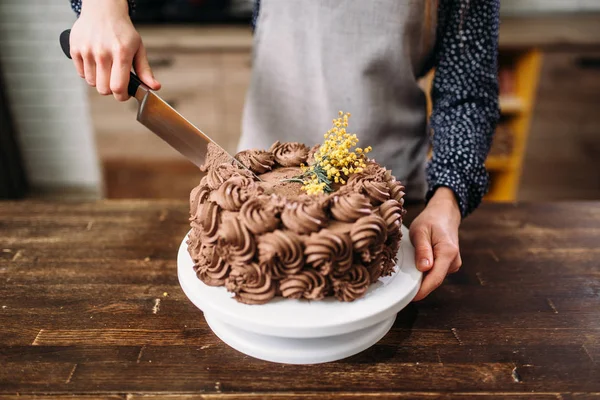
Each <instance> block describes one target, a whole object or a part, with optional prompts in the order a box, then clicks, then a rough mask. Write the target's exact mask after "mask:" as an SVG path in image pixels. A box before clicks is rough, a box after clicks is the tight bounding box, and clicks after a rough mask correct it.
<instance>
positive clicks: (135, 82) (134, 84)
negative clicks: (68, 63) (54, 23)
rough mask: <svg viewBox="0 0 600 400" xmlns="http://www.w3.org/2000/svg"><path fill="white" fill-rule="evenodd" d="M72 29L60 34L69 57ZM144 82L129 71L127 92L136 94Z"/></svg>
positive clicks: (64, 50) (61, 43)
mask: <svg viewBox="0 0 600 400" xmlns="http://www.w3.org/2000/svg"><path fill="white" fill-rule="evenodd" d="M70 37H71V30H70V29H67V30H66V31H64V32H63V33H61V34H60V47H61V48H62V51H63V53H65V56H67V58H71V44H70ZM141 84H142V81H141V80H140V78H138V77H137V75H136V74H134V73H133V72H130V73H129V84H128V85H127V93H128V94H129V95H130V96H132V97H133V96H135V92H137V90H138V88H139V87H140V85H141Z"/></svg>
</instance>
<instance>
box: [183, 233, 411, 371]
mask: <svg viewBox="0 0 600 400" xmlns="http://www.w3.org/2000/svg"><path fill="white" fill-rule="evenodd" d="M402 233H403V235H404V236H403V237H404V238H403V239H402V242H401V248H400V251H399V252H398V265H397V266H396V269H395V271H394V273H393V274H392V275H391V276H386V277H383V278H380V279H379V280H378V281H377V282H375V283H374V284H372V285H371V286H370V287H369V289H368V290H367V292H366V293H365V295H364V296H363V297H362V298H360V299H357V300H355V301H353V302H342V301H338V300H337V299H336V298H334V297H328V298H326V299H323V300H320V301H308V300H293V299H284V298H282V297H278V298H274V299H272V300H271V301H269V302H268V303H267V304H262V305H248V304H242V303H239V302H237V301H236V300H235V299H233V298H232V296H233V295H232V294H231V293H229V292H227V290H226V289H225V288H224V287H211V286H207V285H205V284H204V283H203V282H202V281H200V280H199V279H198V278H197V277H196V273H195V272H194V262H193V261H192V259H191V257H190V255H189V253H188V251H187V245H186V239H184V240H183V241H182V243H181V246H180V247H179V253H178V257H177V267H178V268H177V273H178V276H179V283H180V284H181V288H182V289H183V291H184V293H185V294H186V296H187V297H188V298H189V299H190V301H191V302H192V303H194V304H195V305H196V306H197V307H198V308H200V309H201V310H202V311H203V312H204V317H205V318H206V322H207V323H208V325H209V326H210V328H211V329H212V330H213V332H214V333H215V334H216V335H217V336H218V337H219V338H220V339H221V340H223V342H225V343H227V344H228V345H229V346H231V347H233V348H234V349H236V350H239V351H241V352H242V353H245V354H248V355H250V356H252V357H256V358H259V359H262V360H267V361H272V362H278V363H286V364H316V363H322V362H329V361H335V360H339V359H342V358H346V357H349V356H351V355H353V354H356V353H359V352H361V351H363V350H365V349H367V348H369V347H370V346H372V345H373V344H375V343H377V341H378V340H379V339H381V338H382V337H383V336H385V334H386V333H387V332H388V331H389V330H390V328H391V326H392V324H393V323H394V320H395V319H396V314H397V313H398V311H400V310H401V309H403V308H404V307H405V306H406V305H407V304H408V303H410V301H411V300H412V299H413V298H414V297H415V295H416V294H417V291H418V290H419V286H420V284H421V279H422V274H421V272H419V271H418V270H417V268H416V266H415V259H414V248H413V246H412V244H411V243H410V239H409V235H408V229H406V227H402Z"/></svg>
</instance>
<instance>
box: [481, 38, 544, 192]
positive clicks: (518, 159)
mask: <svg viewBox="0 0 600 400" xmlns="http://www.w3.org/2000/svg"><path fill="white" fill-rule="evenodd" d="M541 61H542V55H541V52H540V51H539V50H537V49H520V50H508V51H507V50H504V49H501V50H500V53H499V83H500V111H501V114H502V117H501V118H500V122H499V124H498V127H497V129H496V133H495V135H494V141H493V143H492V149H491V151H490V155H489V157H488V160H487V161H486V167H487V168H488V170H489V171H490V178H491V183H490V191H489V192H488V194H487V196H486V197H485V199H486V200H487V201H515V200H516V199H517V194H518V190H519V184H520V180H521V173H522V170H523V160H524V159H525V151H526V145H527V139H528V136H529V131H530V125H531V119H532V112H533V109H534V105H535V103H536V95H537V87H538V82H539V79H540V71H541Z"/></svg>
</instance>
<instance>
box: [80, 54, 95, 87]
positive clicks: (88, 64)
mask: <svg viewBox="0 0 600 400" xmlns="http://www.w3.org/2000/svg"><path fill="white" fill-rule="evenodd" d="M82 57H83V74H84V77H85V81H86V82H87V83H88V85H90V86H92V87H96V60H94V55H93V54H92V52H91V51H85V52H82Z"/></svg>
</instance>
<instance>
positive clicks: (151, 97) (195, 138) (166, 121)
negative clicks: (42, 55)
mask: <svg viewBox="0 0 600 400" xmlns="http://www.w3.org/2000/svg"><path fill="white" fill-rule="evenodd" d="M70 35H71V30H70V29H67V30H66V31H64V32H63V33H61V35H60V47H61V48H62V50H63V52H64V53H65V55H66V56H67V57H68V58H71V46H70V42H69V39H70ZM127 93H128V94H129V95H130V96H131V97H135V99H136V100H137V101H138V103H139V106H138V112H137V120H138V121H139V122H140V123H141V124H142V125H144V126H145V127H146V128H148V129H150V130H151V131H152V132H154V133H155V134H156V135H157V136H158V137H160V138H161V139H162V140H164V141H165V142H167V143H168V144H169V145H170V146H171V147H173V148H174V149H175V150H177V151H178V152H179V153H181V154H182V155H184V156H185V157H186V158H187V159H188V160H190V161H191V162H192V163H194V164H195V165H196V166H198V167H200V166H201V165H202V164H203V163H204V160H205V158H206V153H207V151H208V144H209V143H212V144H214V145H215V146H217V147H218V148H219V149H220V151H222V152H223V154H226V155H227V156H229V158H230V159H231V160H232V161H233V162H235V163H236V164H237V165H239V166H240V167H242V168H244V169H246V170H248V171H250V170H249V169H248V168H247V167H246V166H245V165H244V164H242V163H241V162H239V161H238V160H237V159H236V158H234V157H233V156H231V155H230V154H229V153H228V152H227V151H225V149H223V147H221V146H219V145H218V144H217V143H216V142H215V141H214V140H212V139H211V138H210V137H208V136H207V135H206V134H205V133H204V132H202V131H201V130H200V129H198V128H197V127H195V126H194V125H193V124H192V123H191V122H190V121H188V120H187V119H185V118H184V117H183V116H182V115H181V114H179V113H178V112H177V111H176V110H175V109H174V108H173V107H171V106H170V105H169V104H168V103H167V102H166V101H164V100H163V99H161V98H160V96H158V95H157V94H156V93H155V92H154V91H152V90H150V88H149V87H148V86H146V85H145V84H144V83H143V82H142V81H141V80H140V78H138V77H137V75H136V74H134V73H133V72H130V73H129V84H128V86H127ZM250 172H252V171H250ZM252 175H254V178H255V179H256V180H259V181H260V180H261V179H259V178H258V177H257V176H256V175H255V174H254V173H252Z"/></svg>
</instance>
